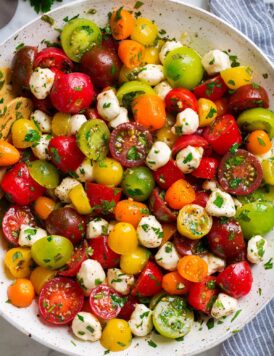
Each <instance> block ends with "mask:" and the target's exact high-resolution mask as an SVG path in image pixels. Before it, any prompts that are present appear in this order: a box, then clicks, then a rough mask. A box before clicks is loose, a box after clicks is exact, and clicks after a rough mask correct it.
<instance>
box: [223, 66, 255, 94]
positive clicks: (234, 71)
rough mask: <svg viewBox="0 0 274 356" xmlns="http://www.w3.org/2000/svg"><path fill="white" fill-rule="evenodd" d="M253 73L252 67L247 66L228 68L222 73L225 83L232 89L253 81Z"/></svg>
mask: <svg viewBox="0 0 274 356" xmlns="http://www.w3.org/2000/svg"><path fill="white" fill-rule="evenodd" d="M252 74H253V71H252V69H251V68H250V67H247V66H239V67H231V68H227V69H225V70H223V71H222V72H221V73H220V75H221V77H222V79H223V81H224V82H225V84H226V85H227V86H228V87H229V89H232V90H235V89H238V88H240V87H242V86H244V85H246V84H250V83H251V82H252Z"/></svg>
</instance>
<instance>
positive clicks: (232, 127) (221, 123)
mask: <svg viewBox="0 0 274 356" xmlns="http://www.w3.org/2000/svg"><path fill="white" fill-rule="evenodd" d="M203 136H204V138H205V139H206V140H207V141H208V142H209V144H211V146H212V148H213V150H214V151H215V152H217V153H218V154H220V155H224V154H225V153H227V152H228V150H229V149H230V147H231V146H232V145H233V144H235V143H238V144H240V143H241V142H242V136H241V132H240V130H239V127H238V125H237V122H236V120H235V118H234V117H233V116H232V115H228V114H227V115H223V116H220V117H218V118H217V119H216V120H215V121H214V122H212V124H211V125H210V126H207V127H206V128H205V130H204V133H203Z"/></svg>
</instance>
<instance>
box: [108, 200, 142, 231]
mask: <svg viewBox="0 0 274 356" xmlns="http://www.w3.org/2000/svg"><path fill="white" fill-rule="evenodd" d="M114 214H115V219H116V220H117V221H121V222H127V223H130V224H131V225H133V226H134V227H135V228H136V227H137V226H138V224H139V222H140V220H141V219H142V217H143V216H148V215H149V210H148V207H147V206H146V205H145V204H143V203H139V202H137V201H133V200H131V199H126V200H121V201H119V202H118V203H117V205H116V207H115V210H114Z"/></svg>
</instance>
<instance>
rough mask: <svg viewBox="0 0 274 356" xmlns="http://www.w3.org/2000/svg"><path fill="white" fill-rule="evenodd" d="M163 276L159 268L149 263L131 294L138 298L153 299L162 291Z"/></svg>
mask: <svg viewBox="0 0 274 356" xmlns="http://www.w3.org/2000/svg"><path fill="white" fill-rule="evenodd" d="M162 279H163V275H162V272H161V270H160V269H159V267H158V266H157V265H156V264H155V263H153V262H151V261H148V262H147V264H146V266H145V268H144V269H143V271H142V272H141V274H140V276H139V277H138V279H137V281H136V284H135V287H134V288H133V290H132V292H131V294H132V295H134V296H135V295H136V296H138V297H151V296H153V295H156V294H157V293H159V292H160V291H161V289H162V288H161V285H162Z"/></svg>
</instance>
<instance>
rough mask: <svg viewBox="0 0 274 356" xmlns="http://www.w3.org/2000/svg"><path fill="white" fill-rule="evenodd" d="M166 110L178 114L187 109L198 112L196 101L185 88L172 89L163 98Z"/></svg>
mask: <svg viewBox="0 0 274 356" xmlns="http://www.w3.org/2000/svg"><path fill="white" fill-rule="evenodd" d="M165 104H166V109H167V110H168V111H169V112H171V113H178V112H181V111H183V110H185V109H187V108H190V109H192V110H194V111H196V112H198V101H197V99H196V97H195V95H193V94H192V92H191V91H190V90H188V89H185V88H174V89H172V90H170V92H169V93H168V94H167V96H166V97H165Z"/></svg>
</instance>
